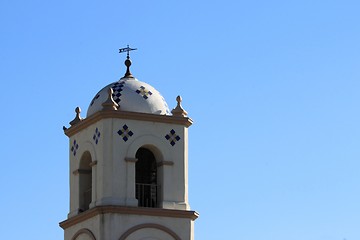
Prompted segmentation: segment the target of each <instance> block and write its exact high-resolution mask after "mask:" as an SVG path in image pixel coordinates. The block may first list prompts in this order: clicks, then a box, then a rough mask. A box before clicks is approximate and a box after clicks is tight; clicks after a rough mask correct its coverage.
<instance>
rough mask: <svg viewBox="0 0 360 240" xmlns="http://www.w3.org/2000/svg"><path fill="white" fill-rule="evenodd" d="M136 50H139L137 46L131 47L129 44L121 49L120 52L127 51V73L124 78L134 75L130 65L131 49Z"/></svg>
mask: <svg viewBox="0 0 360 240" xmlns="http://www.w3.org/2000/svg"><path fill="white" fill-rule="evenodd" d="M134 50H137V48H130V47H129V45H127V47H126V48H120V49H119V53H123V52H127V56H126V60H125V66H126V73H125V75H124V78H133V75H132V74H131V72H130V66H131V60H130V51H134Z"/></svg>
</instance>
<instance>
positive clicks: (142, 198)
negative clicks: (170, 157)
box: [135, 147, 158, 208]
mask: <svg viewBox="0 0 360 240" xmlns="http://www.w3.org/2000/svg"><path fill="white" fill-rule="evenodd" d="M135 156H136V158H137V162H136V164H135V184H136V199H137V200H138V206H139V207H152V208H154V207H157V206H158V183H157V178H158V176H157V175H158V174H157V165H156V159H155V156H154V154H153V153H152V152H151V151H150V150H149V149H147V148H143V147H141V148H139V150H138V151H137V152H136V155H135Z"/></svg>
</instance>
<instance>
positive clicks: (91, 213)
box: [59, 206, 199, 229]
mask: <svg viewBox="0 0 360 240" xmlns="http://www.w3.org/2000/svg"><path fill="white" fill-rule="evenodd" d="M108 213H117V214H133V215H146V216H157V217H171V218H188V219H191V220H192V221H194V220H195V219H197V218H198V217H199V214H198V213H197V212H195V211H187V210H172V209H163V208H143V207H123V206H97V207H94V208H91V209H89V210H87V211H85V212H82V213H79V214H78V215H76V216H74V217H71V218H69V219H67V220H65V221H62V222H60V223H59V225H60V227H61V228H63V229H66V228H69V227H71V226H73V225H75V224H77V223H80V222H82V221H85V220H87V219H89V218H92V217H95V216H97V215H100V214H108Z"/></svg>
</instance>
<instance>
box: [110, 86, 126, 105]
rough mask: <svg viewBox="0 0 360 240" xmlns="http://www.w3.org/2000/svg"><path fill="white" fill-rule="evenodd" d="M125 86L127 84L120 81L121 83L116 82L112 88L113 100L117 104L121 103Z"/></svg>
mask: <svg viewBox="0 0 360 240" xmlns="http://www.w3.org/2000/svg"><path fill="white" fill-rule="evenodd" d="M124 84H125V81H120V82H116V83H114V84H113V85H112V86H111V88H112V89H113V91H114V92H113V95H112V97H113V99H114V101H115V102H116V103H119V102H120V101H121V99H120V97H121V92H122V90H123V88H124Z"/></svg>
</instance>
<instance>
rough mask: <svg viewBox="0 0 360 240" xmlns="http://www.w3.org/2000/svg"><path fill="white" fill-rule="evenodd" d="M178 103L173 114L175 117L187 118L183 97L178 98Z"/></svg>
mask: <svg viewBox="0 0 360 240" xmlns="http://www.w3.org/2000/svg"><path fill="white" fill-rule="evenodd" d="M176 101H177V106H176V107H175V108H174V109H173V110H172V111H171V113H172V114H173V116H175V117H186V116H187V112H186V111H185V110H184V109H183V108H182V106H181V102H182V97H181V96H180V95H179V96H177V97H176Z"/></svg>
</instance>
